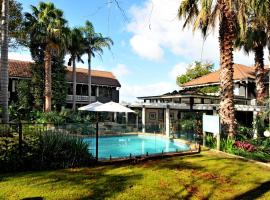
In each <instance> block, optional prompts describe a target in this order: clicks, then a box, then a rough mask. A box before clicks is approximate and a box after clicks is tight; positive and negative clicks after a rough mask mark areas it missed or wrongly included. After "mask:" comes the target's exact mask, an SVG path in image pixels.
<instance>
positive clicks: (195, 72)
mask: <svg viewBox="0 0 270 200" xmlns="http://www.w3.org/2000/svg"><path fill="white" fill-rule="evenodd" d="M213 69H214V64H213V63H210V62H201V61H195V62H194V63H193V64H191V65H189V66H188V68H187V71H186V73H185V74H182V75H180V76H178V77H177V78H176V83H177V84H178V85H179V86H180V87H181V86H182V85H183V84H184V83H187V82H189V81H191V80H193V79H196V78H199V77H201V76H204V75H206V74H209V73H211V72H213ZM196 90H197V91H198V92H201V93H205V94H206V93H216V92H218V91H219V87H218V86H205V87H201V88H196Z"/></svg>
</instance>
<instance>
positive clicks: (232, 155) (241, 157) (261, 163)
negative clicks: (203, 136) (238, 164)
mask: <svg viewBox="0 0 270 200" xmlns="http://www.w3.org/2000/svg"><path fill="white" fill-rule="evenodd" d="M210 151H212V152H215V153H219V154H223V155H225V156H229V157H233V158H238V159H240V160H245V161H248V162H251V163H255V164H258V165H262V166H264V167H269V168H270V163H264V162H260V161H257V160H253V159H249V158H245V157H243V156H238V155H234V154H230V153H226V152H224V151H218V150H215V149H210Z"/></svg>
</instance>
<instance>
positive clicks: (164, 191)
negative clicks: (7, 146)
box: [0, 151, 270, 200]
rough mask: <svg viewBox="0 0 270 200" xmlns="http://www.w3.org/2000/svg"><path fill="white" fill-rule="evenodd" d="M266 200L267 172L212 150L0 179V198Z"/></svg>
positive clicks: (269, 187) (269, 191)
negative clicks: (152, 159)
mask: <svg viewBox="0 0 270 200" xmlns="http://www.w3.org/2000/svg"><path fill="white" fill-rule="evenodd" d="M33 197H35V198H34V199H158V200H161V199H245V200H246V199H270V168H267V167H263V166H260V165H257V164H253V163H250V162H247V161H242V160H238V159H236V158H228V157H227V158H226V157H224V156H221V155H217V153H214V152H210V151H207V152H203V153H201V154H196V155H192V156H185V157H173V158H168V159H163V160H154V161H147V162H143V163H139V164H130V165H117V166H98V167H91V168H79V169H64V170H55V171H42V172H25V173H17V174H2V175H0V199H23V198H28V199H31V198H33Z"/></svg>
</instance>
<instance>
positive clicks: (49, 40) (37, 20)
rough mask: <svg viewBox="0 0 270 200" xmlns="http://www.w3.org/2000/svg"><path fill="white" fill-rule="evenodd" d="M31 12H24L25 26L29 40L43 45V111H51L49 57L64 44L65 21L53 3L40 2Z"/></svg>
mask: <svg viewBox="0 0 270 200" xmlns="http://www.w3.org/2000/svg"><path fill="white" fill-rule="evenodd" d="M31 8H32V13H26V14H25V27H26V32H27V33H28V35H29V38H30V40H32V42H34V43H38V44H42V45H43V46H44V47H45V51H44V63H45V94H44V95H45V112H49V111H51V104H52V103H51V102H52V101H51V98H52V89H51V82H52V78H51V59H52V54H53V53H57V52H58V51H59V49H60V48H62V45H63V44H65V43H64V40H66V37H65V36H66V35H65V34H64V32H65V31H66V23H67V21H66V20H65V19H64V17H63V12H62V11H61V10H59V9H57V8H56V7H55V6H54V4H53V3H44V2H40V3H39V4H38V6H37V7H35V6H33V5H32V6H31Z"/></svg>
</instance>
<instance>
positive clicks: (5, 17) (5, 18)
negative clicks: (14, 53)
mask: <svg viewBox="0 0 270 200" xmlns="http://www.w3.org/2000/svg"><path fill="white" fill-rule="evenodd" d="M8 24H9V1H8V0H3V1H2V23H1V30H2V31H1V39H2V41H1V66H0V67H1V71H0V74H1V77H0V79H1V82H0V90H1V99H0V102H1V105H2V120H3V122H4V123H7V122H8V121H9V115H8Z"/></svg>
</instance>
